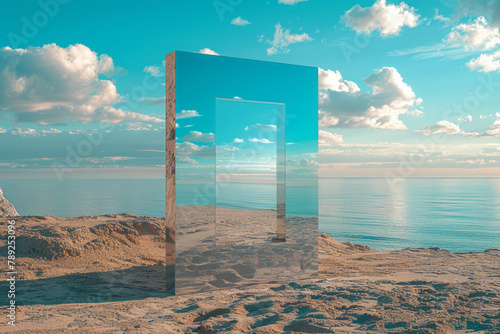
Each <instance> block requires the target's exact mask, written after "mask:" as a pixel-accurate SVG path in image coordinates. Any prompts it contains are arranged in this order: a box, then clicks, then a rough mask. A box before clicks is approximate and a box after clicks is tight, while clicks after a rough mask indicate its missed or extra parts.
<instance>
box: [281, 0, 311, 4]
mask: <svg viewBox="0 0 500 334" xmlns="http://www.w3.org/2000/svg"><path fill="white" fill-rule="evenodd" d="M302 1H307V0H279V1H278V3H282V4H284V5H295V4H296V3H299V2H302Z"/></svg>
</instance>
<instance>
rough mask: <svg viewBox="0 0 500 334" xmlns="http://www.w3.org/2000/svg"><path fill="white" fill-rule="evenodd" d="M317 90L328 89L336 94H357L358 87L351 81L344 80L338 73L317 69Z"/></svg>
mask: <svg viewBox="0 0 500 334" xmlns="http://www.w3.org/2000/svg"><path fill="white" fill-rule="evenodd" d="M318 88H319V89H329V90H333V91H336V92H350V93H352V92H357V91H359V87H358V85H356V84H355V83H354V82H352V81H348V80H344V79H343V78H342V75H341V74H340V72H339V71H332V70H324V69H322V68H318Z"/></svg>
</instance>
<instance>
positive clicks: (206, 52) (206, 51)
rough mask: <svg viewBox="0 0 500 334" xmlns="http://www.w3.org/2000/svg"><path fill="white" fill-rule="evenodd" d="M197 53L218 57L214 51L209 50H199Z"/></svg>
mask: <svg viewBox="0 0 500 334" xmlns="http://www.w3.org/2000/svg"><path fill="white" fill-rule="evenodd" d="M198 53H203V54H205V55H212V56H219V54H218V53H217V52H215V51H214V50H210V49H209V48H204V49H201V50H200V51H198Z"/></svg>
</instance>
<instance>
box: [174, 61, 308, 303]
mask: <svg viewBox="0 0 500 334" xmlns="http://www.w3.org/2000/svg"><path fill="white" fill-rule="evenodd" d="M167 63H168V62H167ZM167 65H168V64H167ZM172 66H173V67H174V68H175V83H173V84H170V85H167V96H168V95H169V94H168V91H169V87H170V90H172V89H173V90H175V94H174V95H173V96H174V97H175V116H176V118H175V155H176V158H175V187H176V192H175V201H176V206H175V231H176V233H175V293H176V294H185V293H193V292H199V291H207V290H213V289H220V288H228V287H235V286H240V285H245V284H252V283H258V282H269V281H276V280H285V281H286V280H287V279H293V280H296V279H300V278H306V277H310V276H313V275H316V273H317V239H318V221H317V210H318V208H317V151H318V146H317V140H318V112H317V110H318V101H317V96H318V90H317V89H318V88H317V87H318V82H317V80H318V78H317V77H318V76H317V68H312V67H302V66H293V65H285V64H278V63H267V62H258V61H252V60H245V59H236V58H225V57H219V56H210V55H202V54H192V53H184V52H176V53H175V62H174V65H172ZM167 72H168V69H167ZM167 81H168V80H167ZM255 101H264V103H258V104H257V103H255ZM167 103H168V102H167ZM285 106H286V113H285ZM167 110H168V108H167ZM173 127H174V125H172V128H173ZM168 130H169V129H167V133H168ZM167 164H168V161H167ZM245 185H249V187H248V190H246V188H245ZM259 187H262V189H266V192H264V191H263V192H259V190H258V189H259ZM298 188H299V189H303V191H301V190H299V191H297V189H298ZM167 189H168V186H167ZM250 189H251V191H250ZM291 189H293V192H292V191H291ZM167 192H168V191H167ZM291 193H293V196H288V195H290V194H291ZM269 194H270V195H269ZM172 197H173V196H172ZM172 197H168V196H167V201H169V200H172ZM287 197H290V198H291V199H292V200H293V202H294V203H308V205H306V206H303V207H302V209H301V210H298V209H299V208H300V206H297V205H296V206H292V207H290V205H289V201H290V199H289V198H287ZM263 198H268V199H269V200H263ZM228 199H230V200H228ZM234 203H237V205H235V204H234ZM290 210H295V211H293V214H290V212H291V211H290ZM171 211H173V210H171ZM285 212H286V214H285ZM167 216H168V214H167ZM172 276H174V275H172Z"/></svg>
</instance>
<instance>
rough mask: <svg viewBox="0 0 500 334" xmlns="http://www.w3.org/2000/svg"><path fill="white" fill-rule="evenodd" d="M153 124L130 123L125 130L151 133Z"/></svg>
mask: <svg viewBox="0 0 500 334" xmlns="http://www.w3.org/2000/svg"><path fill="white" fill-rule="evenodd" d="M151 128H152V126H151V124H144V123H142V122H130V123H128V124H127V127H126V128H125V130H129V131H149V130H151Z"/></svg>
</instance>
